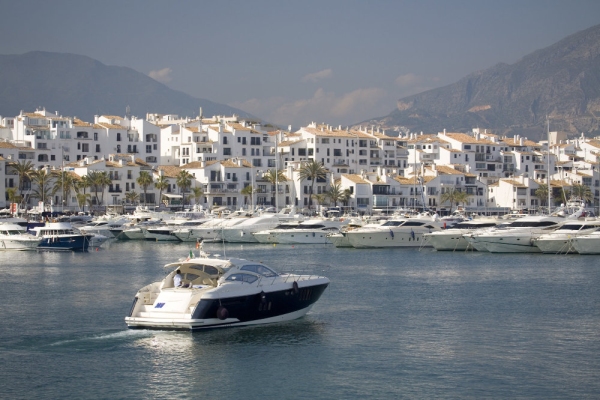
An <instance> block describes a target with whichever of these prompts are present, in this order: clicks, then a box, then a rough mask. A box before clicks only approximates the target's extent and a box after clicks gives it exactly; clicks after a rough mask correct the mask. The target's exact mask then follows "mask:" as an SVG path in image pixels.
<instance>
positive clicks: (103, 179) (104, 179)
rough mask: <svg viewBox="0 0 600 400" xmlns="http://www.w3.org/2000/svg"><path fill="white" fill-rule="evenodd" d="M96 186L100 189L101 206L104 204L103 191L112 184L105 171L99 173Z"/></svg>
mask: <svg viewBox="0 0 600 400" xmlns="http://www.w3.org/2000/svg"><path fill="white" fill-rule="evenodd" d="M98 184H99V185H100V188H101V189H102V197H101V204H104V191H105V190H106V187H107V186H110V185H111V184H112V179H110V176H109V175H108V172H106V171H102V172H100V177H99V179H98Z"/></svg>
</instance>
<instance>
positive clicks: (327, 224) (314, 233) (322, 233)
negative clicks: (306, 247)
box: [272, 218, 348, 244]
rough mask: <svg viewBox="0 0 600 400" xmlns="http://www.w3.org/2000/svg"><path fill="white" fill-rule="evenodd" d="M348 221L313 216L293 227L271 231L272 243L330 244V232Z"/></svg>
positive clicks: (335, 230) (338, 229)
mask: <svg viewBox="0 0 600 400" xmlns="http://www.w3.org/2000/svg"><path fill="white" fill-rule="evenodd" d="M347 224H348V221H340V220H339V219H322V218H315V219H309V220H306V221H302V222H300V223H299V224H298V225H297V226H296V227H295V228H292V229H285V230H281V231H278V232H275V233H272V235H273V238H274V241H273V243H280V244H331V242H330V241H329V240H327V235H329V234H330V233H335V232H339V231H340V228H342V227H343V226H346V225H347Z"/></svg>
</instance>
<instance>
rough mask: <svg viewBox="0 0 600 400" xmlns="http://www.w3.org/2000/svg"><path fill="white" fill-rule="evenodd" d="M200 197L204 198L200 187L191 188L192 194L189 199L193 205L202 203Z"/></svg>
mask: <svg viewBox="0 0 600 400" xmlns="http://www.w3.org/2000/svg"><path fill="white" fill-rule="evenodd" d="M202 196H204V190H202V188H201V187H200V186H196V187H193V188H192V194H191V195H190V198H193V199H194V203H195V204H200V203H201V202H202Z"/></svg>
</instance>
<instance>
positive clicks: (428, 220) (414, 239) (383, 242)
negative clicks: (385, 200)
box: [347, 212, 443, 248]
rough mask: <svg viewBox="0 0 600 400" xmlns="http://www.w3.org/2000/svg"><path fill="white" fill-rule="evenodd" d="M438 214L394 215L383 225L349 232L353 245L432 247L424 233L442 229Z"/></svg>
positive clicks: (365, 246) (361, 246) (362, 246)
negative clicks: (425, 239)
mask: <svg viewBox="0 0 600 400" xmlns="http://www.w3.org/2000/svg"><path fill="white" fill-rule="evenodd" d="M442 227H443V223H442V222H441V221H440V219H439V217H438V215H437V214H433V215H432V214H430V213H427V212H426V213H422V214H419V215H418V216H416V217H394V218H392V219H390V220H388V221H386V222H384V223H383V224H381V225H376V226H364V227H362V228H357V229H354V230H351V231H349V232H348V233H347V236H348V240H349V241H350V244H352V246H353V247H356V248H368V247H425V246H429V247H431V244H429V243H427V241H424V240H423V239H424V238H423V235H424V234H426V233H431V232H435V231H439V230H441V229H442Z"/></svg>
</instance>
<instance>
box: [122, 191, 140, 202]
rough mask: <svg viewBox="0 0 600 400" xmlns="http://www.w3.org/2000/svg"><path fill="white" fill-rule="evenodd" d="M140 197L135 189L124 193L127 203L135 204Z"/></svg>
mask: <svg viewBox="0 0 600 400" xmlns="http://www.w3.org/2000/svg"><path fill="white" fill-rule="evenodd" d="M139 199H140V195H139V194H138V192H136V191H130V192H127V193H125V200H127V202H129V204H136V203H137V202H138V200H139Z"/></svg>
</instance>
